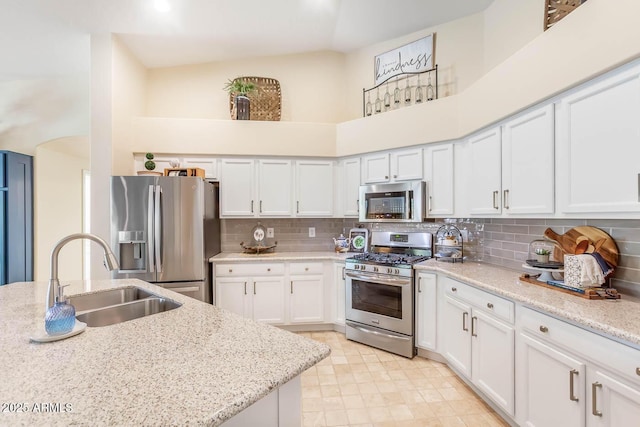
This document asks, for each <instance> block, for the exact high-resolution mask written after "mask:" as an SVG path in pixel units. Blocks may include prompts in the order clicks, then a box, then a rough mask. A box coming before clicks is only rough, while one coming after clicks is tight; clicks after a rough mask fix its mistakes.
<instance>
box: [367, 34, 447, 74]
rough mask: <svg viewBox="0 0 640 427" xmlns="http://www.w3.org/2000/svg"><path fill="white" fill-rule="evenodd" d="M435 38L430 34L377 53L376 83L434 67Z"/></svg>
mask: <svg viewBox="0 0 640 427" xmlns="http://www.w3.org/2000/svg"><path fill="white" fill-rule="evenodd" d="M433 40H434V35H433V34H429V35H428V36H426V37H423V38H421V39H419V40H416V41H414V42H411V43H409V44H406V45H404V46H401V47H399V48H396V49H393V50H390V51H388V52H385V53H383V54H380V55H377V56H376V57H375V61H374V81H375V84H376V85H379V84H380V83H382V82H384V81H386V80H389V79H390V78H392V77H395V76H398V75H400V74H405V73H419V72H422V71H427V70H430V69H432V68H433Z"/></svg>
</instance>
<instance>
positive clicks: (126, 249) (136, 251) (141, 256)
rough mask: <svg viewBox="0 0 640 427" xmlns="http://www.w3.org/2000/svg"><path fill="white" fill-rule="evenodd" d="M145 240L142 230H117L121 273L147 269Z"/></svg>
mask: <svg viewBox="0 0 640 427" xmlns="http://www.w3.org/2000/svg"><path fill="white" fill-rule="evenodd" d="M146 250H147V240H146V233H145V232H144V231H119V232H118V262H119V263H120V272H121V273H134V272H144V271H147V257H146V253H147V252H146Z"/></svg>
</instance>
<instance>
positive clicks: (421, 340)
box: [415, 272, 438, 351]
mask: <svg viewBox="0 0 640 427" xmlns="http://www.w3.org/2000/svg"><path fill="white" fill-rule="evenodd" d="M417 280H418V284H417V289H418V292H417V294H416V326H415V328H416V346H417V347H420V348H423V349H426V350H431V351H436V350H437V348H436V347H437V345H436V342H437V339H436V338H437V335H436V334H437V308H436V305H437V300H438V295H437V286H436V285H437V275H436V274H435V273H425V272H420V273H418V275H417Z"/></svg>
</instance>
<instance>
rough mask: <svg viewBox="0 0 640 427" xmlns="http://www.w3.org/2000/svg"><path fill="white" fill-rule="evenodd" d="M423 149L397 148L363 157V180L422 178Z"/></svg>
mask: <svg viewBox="0 0 640 427" xmlns="http://www.w3.org/2000/svg"><path fill="white" fill-rule="evenodd" d="M422 163H423V159H422V149H421V148H417V149H410V150H396V151H392V152H390V153H380V154H372V155H368V156H364V157H362V182H364V183H366V184H376V183H384V182H397V181H411V180H422V179H423V177H424V176H423V170H422Z"/></svg>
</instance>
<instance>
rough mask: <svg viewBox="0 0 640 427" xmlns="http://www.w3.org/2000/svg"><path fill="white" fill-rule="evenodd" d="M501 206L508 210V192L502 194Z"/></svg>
mask: <svg viewBox="0 0 640 427" xmlns="http://www.w3.org/2000/svg"><path fill="white" fill-rule="evenodd" d="M502 206H504V208H505V209H509V190H504V191H503V192H502Z"/></svg>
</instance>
